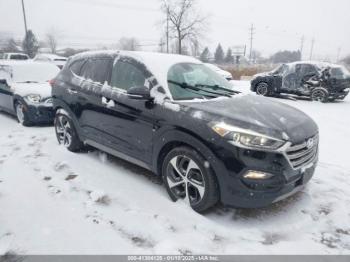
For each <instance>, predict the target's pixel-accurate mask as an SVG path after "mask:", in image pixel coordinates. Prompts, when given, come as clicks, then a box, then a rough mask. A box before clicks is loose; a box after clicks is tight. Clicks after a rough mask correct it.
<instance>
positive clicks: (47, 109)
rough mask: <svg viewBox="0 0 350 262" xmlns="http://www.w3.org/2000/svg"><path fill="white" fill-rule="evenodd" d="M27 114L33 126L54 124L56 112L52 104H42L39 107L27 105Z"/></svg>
mask: <svg viewBox="0 0 350 262" xmlns="http://www.w3.org/2000/svg"><path fill="white" fill-rule="evenodd" d="M25 109H26V113H27V117H28V120H29V121H30V122H31V123H33V124H52V123H53V120H54V111H53V107H52V104H46V103H40V104H38V105H34V104H29V105H28V104H27V105H26V107H25Z"/></svg>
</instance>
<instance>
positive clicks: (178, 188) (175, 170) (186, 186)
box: [166, 156, 205, 205]
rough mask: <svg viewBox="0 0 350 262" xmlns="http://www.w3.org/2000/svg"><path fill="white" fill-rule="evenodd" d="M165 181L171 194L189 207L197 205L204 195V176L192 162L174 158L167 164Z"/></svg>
mask: <svg viewBox="0 0 350 262" xmlns="http://www.w3.org/2000/svg"><path fill="white" fill-rule="evenodd" d="M166 179H167V183H168V186H169V189H170V190H171V192H172V193H173V194H174V195H175V196H176V197H177V198H178V199H184V200H185V202H186V203H187V204H189V205H195V204H197V203H199V202H200V201H201V200H202V199H203V196H204V194H205V181H204V176H203V173H202V171H201V169H200V168H199V166H198V165H197V164H196V162H195V161H194V160H192V159H191V158H189V157H187V156H175V157H174V158H172V159H171V161H170V162H169V163H168V167H167V173H166Z"/></svg>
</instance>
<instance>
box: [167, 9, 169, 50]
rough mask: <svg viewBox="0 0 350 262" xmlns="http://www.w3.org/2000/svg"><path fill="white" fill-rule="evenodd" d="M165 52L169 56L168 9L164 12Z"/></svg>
mask: <svg viewBox="0 0 350 262" xmlns="http://www.w3.org/2000/svg"><path fill="white" fill-rule="evenodd" d="M166 52H167V53H168V54H169V7H167V10H166Z"/></svg>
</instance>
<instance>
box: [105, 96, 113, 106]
mask: <svg viewBox="0 0 350 262" xmlns="http://www.w3.org/2000/svg"><path fill="white" fill-rule="evenodd" d="M102 104H103V105H104V106H106V107H108V108H112V107H115V102H114V100H112V99H108V98H106V97H104V96H102Z"/></svg>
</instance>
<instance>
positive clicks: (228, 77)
mask: <svg viewBox="0 0 350 262" xmlns="http://www.w3.org/2000/svg"><path fill="white" fill-rule="evenodd" d="M205 65H206V66H207V67H209V68H210V69H211V70H213V71H215V72H216V73H218V74H219V75H221V76H222V77H224V78H225V79H226V80H228V81H231V80H233V77H232V75H231V73H230V72H228V71H225V70H222V69H221V68H219V67H218V66H217V65H214V64H208V63H206V64H205Z"/></svg>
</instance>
